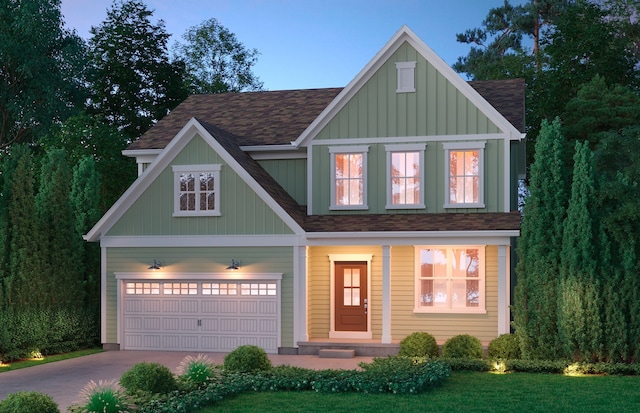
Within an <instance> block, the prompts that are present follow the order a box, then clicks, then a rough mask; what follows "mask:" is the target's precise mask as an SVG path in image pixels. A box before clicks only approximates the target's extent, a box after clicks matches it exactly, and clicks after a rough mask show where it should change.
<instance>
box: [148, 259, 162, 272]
mask: <svg viewBox="0 0 640 413" xmlns="http://www.w3.org/2000/svg"><path fill="white" fill-rule="evenodd" d="M160 268H162V264H161V263H159V262H158V261H157V260H153V264H151V266H150V267H149V268H147V269H148V270H154V271H155V270H159V269H160Z"/></svg>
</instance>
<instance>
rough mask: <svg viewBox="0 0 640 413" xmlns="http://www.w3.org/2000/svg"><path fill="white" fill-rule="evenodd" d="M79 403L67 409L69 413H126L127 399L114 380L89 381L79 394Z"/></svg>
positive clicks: (127, 407)
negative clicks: (80, 399)
mask: <svg viewBox="0 0 640 413" xmlns="http://www.w3.org/2000/svg"><path fill="white" fill-rule="evenodd" d="M80 396H81V397H82V401H81V402H76V403H74V404H72V405H71V406H70V407H69V411H70V412H71V413H127V412H128V411H129V409H130V408H131V406H130V403H129V398H128V397H127V395H126V394H124V391H123V389H122V388H121V387H120V386H119V385H118V383H117V381H116V380H111V381H102V380H100V381H99V382H98V383H96V382H95V381H93V380H91V381H90V382H89V383H87V385H86V386H85V387H84V389H82V391H81V392H80Z"/></svg>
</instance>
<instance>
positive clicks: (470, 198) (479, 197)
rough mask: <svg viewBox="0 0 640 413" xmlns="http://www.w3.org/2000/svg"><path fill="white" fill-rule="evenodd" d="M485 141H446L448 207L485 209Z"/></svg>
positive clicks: (446, 197) (446, 206) (446, 195)
mask: <svg viewBox="0 0 640 413" xmlns="http://www.w3.org/2000/svg"><path fill="white" fill-rule="evenodd" d="M484 145H485V143H484V142H474V143H468V142H455V143H445V144H443V146H444V149H445V159H446V162H445V167H446V173H445V179H446V181H445V205H444V207H445V208H469V207H471V208H484V178H483V175H484V174H483V171H484Z"/></svg>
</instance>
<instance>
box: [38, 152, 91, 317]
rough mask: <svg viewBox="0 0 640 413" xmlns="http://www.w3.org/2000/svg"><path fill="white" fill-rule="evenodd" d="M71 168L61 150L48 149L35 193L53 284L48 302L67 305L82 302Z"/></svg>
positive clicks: (45, 257) (50, 286)
mask: <svg viewBox="0 0 640 413" xmlns="http://www.w3.org/2000/svg"><path fill="white" fill-rule="evenodd" d="M70 190H71V169H70V168H69V164H68V163H67V157H66V153H65V151H64V150H62V149H54V150H51V151H49V152H48V153H47V154H46V155H45V157H44V159H43V161H42V169H41V173H40V188H39V192H38V194H37V196H36V210H37V223H38V227H39V231H38V235H39V238H40V242H41V243H42V247H43V250H42V254H41V257H42V259H43V264H44V265H45V266H46V274H47V276H48V278H49V281H50V285H49V288H48V291H49V292H50V294H51V295H50V297H49V299H48V300H47V301H48V303H47V304H49V305H54V306H60V307H63V308H67V307H70V306H74V305H75V304H82V302H83V299H84V297H83V296H82V294H81V293H82V288H81V276H80V274H79V273H78V270H79V268H80V259H81V255H80V254H79V252H80V251H79V248H78V247H79V246H80V243H79V241H80V239H79V238H78V235H77V233H76V230H75V220H74V215H73V211H72V209H71V203H70V202H69V193H70Z"/></svg>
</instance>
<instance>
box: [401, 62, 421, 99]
mask: <svg viewBox="0 0 640 413" xmlns="http://www.w3.org/2000/svg"><path fill="white" fill-rule="evenodd" d="M396 71H397V72H398V87H397V89H396V93H407V92H415V91H416V84H415V78H416V76H415V71H416V62H397V63H396Z"/></svg>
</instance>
